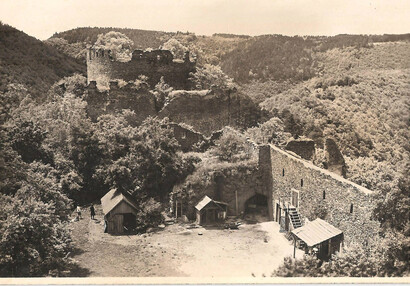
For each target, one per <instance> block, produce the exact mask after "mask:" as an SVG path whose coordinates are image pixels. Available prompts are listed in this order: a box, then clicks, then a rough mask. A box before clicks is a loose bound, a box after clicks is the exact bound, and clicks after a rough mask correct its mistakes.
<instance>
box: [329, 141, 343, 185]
mask: <svg viewBox="0 0 410 286" xmlns="http://www.w3.org/2000/svg"><path fill="white" fill-rule="evenodd" d="M325 153H326V164H325V165H326V168H327V169H328V170H329V171H331V172H333V173H336V174H338V175H340V176H343V177H344V178H346V163H345V159H344V158H343V155H342V153H341V152H340V150H339V147H338V146H337V144H336V142H335V141H334V140H333V139H332V138H326V141H325Z"/></svg>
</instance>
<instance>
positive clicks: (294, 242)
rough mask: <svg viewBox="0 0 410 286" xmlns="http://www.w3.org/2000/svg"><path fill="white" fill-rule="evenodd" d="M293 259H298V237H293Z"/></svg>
mask: <svg viewBox="0 0 410 286" xmlns="http://www.w3.org/2000/svg"><path fill="white" fill-rule="evenodd" d="M293 258H296V237H293Z"/></svg>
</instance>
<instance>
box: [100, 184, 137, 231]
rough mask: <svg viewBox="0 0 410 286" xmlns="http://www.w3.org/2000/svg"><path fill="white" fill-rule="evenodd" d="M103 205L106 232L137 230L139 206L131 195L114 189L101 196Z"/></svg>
mask: <svg viewBox="0 0 410 286" xmlns="http://www.w3.org/2000/svg"><path fill="white" fill-rule="evenodd" d="M101 206H102V209H103V212H104V221H105V229H104V232H108V233H111V234H122V233H130V232H132V231H134V230H135V227H136V214H137V206H136V204H135V202H134V201H133V200H132V199H131V198H130V197H127V196H125V195H124V194H122V193H121V192H120V191H117V190H116V189H112V190H111V191H109V192H108V193H107V194H105V196H103V197H102V198H101Z"/></svg>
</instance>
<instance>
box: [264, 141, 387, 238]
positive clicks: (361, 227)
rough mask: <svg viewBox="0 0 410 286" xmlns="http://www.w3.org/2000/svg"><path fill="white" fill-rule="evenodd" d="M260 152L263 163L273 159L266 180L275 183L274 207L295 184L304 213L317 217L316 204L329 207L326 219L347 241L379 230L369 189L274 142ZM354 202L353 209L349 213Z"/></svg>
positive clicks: (273, 188) (286, 195) (273, 191)
mask: <svg viewBox="0 0 410 286" xmlns="http://www.w3.org/2000/svg"><path fill="white" fill-rule="evenodd" d="M259 152H260V154H259V158H260V162H259V163H260V166H262V165H263V164H265V165H268V166H269V162H270V167H269V168H270V170H268V171H271V176H270V178H269V176H268V177H265V178H264V180H265V181H266V183H267V184H271V186H272V197H273V202H272V204H273V206H274V207H275V206H276V200H279V199H280V200H281V201H282V202H283V201H284V200H289V198H290V192H291V189H292V188H294V189H296V190H299V210H300V212H301V214H302V215H303V216H305V217H308V218H311V219H314V218H315V217H314V216H315V213H316V212H317V208H318V207H319V208H320V207H326V208H327V209H328V211H327V212H328V214H327V216H326V217H325V220H326V221H328V222H329V223H331V224H332V225H334V226H335V227H337V228H339V229H341V230H342V231H343V232H344V233H345V240H346V241H347V242H352V241H356V242H363V241H365V240H366V238H367V237H370V236H372V235H373V234H375V233H376V232H377V231H378V230H379V227H378V225H379V224H378V223H377V222H375V221H372V220H371V219H370V216H371V213H372V210H373V209H374V206H375V201H374V196H373V194H372V192H371V191H370V190H368V189H366V188H364V187H361V186H359V185H357V184H354V183H352V182H350V181H348V180H346V179H344V178H342V177H341V176H339V175H336V174H333V173H331V172H329V171H327V170H323V169H321V168H319V167H316V166H314V165H313V164H311V163H309V162H307V161H304V160H301V159H298V158H296V157H294V156H292V155H290V154H288V153H286V152H285V151H283V150H281V149H279V148H277V147H275V146H267V145H266V146H261V147H260V151H259ZM261 161H262V162H261ZM302 180H303V182H302ZM324 193H325V194H324ZM324 195H325V198H324ZM351 204H353V213H350V208H351ZM275 211H276V210H274V212H273V213H274V214H275Z"/></svg>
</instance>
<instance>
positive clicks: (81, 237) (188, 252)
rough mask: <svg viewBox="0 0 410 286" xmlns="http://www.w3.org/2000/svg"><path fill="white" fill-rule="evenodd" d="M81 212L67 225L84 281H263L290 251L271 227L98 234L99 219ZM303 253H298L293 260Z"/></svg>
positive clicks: (174, 227)
mask: <svg viewBox="0 0 410 286" xmlns="http://www.w3.org/2000/svg"><path fill="white" fill-rule="evenodd" d="M96 212H97V215H96V220H91V219H90V217H89V216H88V215H86V214H87V213H88V212H87V211H86V212H85V213H86V214H83V219H81V220H80V221H74V222H72V223H71V228H72V237H73V242H74V245H75V247H76V250H75V252H74V253H73V254H72V257H73V259H75V260H76V261H77V263H78V265H79V266H80V268H81V269H83V272H82V274H81V275H84V276H94V277H95V276H105V277H116V276H117V277H118V276H128V277H130V276H132V277H166V276H173V277H176V276H188V277H252V276H256V277H262V276H270V275H271V273H272V271H273V270H275V269H276V268H277V267H278V266H279V265H280V264H281V263H282V262H283V258H284V257H286V256H291V255H293V246H292V244H291V242H289V241H288V240H287V239H286V238H285V236H284V234H282V233H280V232H279V226H278V224H277V223H275V222H262V223H256V224H243V225H241V226H240V227H239V229H238V230H226V229H216V228H203V227H198V228H189V227H188V226H189V225H188V224H173V225H168V226H166V227H165V228H164V229H162V230H160V231H157V232H152V233H147V234H142V235H129V236H128V235H121V236H114V235H109V234H107V233H103V215H102V211H101V207H100V206H96ZM302 255H303V252H302V251H300V250H297V252H296V256H297V257H301V256H302Z"/></svg>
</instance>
